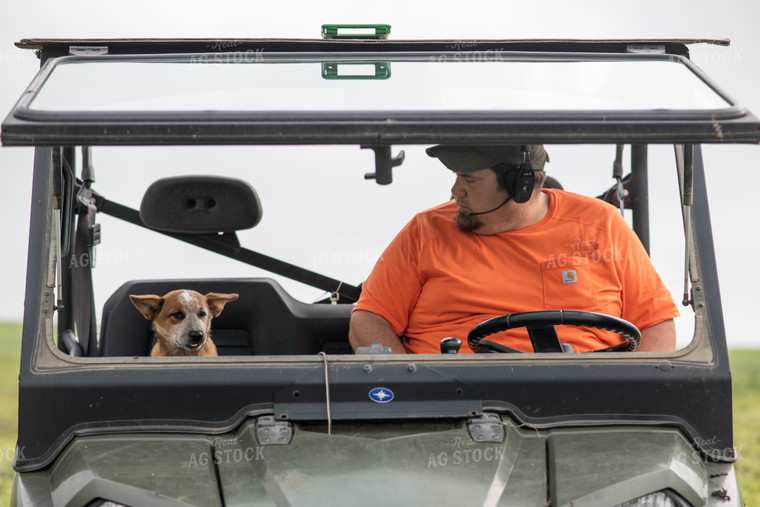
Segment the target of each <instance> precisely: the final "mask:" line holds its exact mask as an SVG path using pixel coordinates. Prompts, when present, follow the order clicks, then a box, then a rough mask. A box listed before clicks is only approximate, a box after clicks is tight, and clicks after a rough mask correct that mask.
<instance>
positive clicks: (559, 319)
mask: <svg viewBox="0 0 760 507" xmlns="http://www.w3.org/2000/svg"><path fill="white" fill-rule="evenodd" d="M562 325H564V326H582V327H591V328H595V329H604V330H606V331H613V332H615V333H619V334H621V335H623V336H624V337H625V338H626V341H624V342H623V343H620V344H618V345H613V346H612V347H607V348H604V349H599V350H595V351H594V352H631V351H634V350H636V349H637V348H638V346H639V344H640V343H641V331H639V330H638V328H637V327H636V326H634V325H633V324H631V323H630V322H628V321H627V320H623V319H621V318H618V317H613V316H611V315H605V314H603V313H594V312H584V311H578V310H548V311H540V312H525V313H512V314H508V315H501V316H499V317H494V318H492V319H488V320H486V321H484V322H481V323H480V324H477V325H476V326H474V327H473V328H472V329H471V330H470V332H469V333H468V334H467V344H468V345H469V346H470V348H471V349H472V350H473V352H520V351H519V350H516V349H513V348H511V347H506V346H504V345H500V344H498V343H495V342H492V341H490V340H484V339H483V338H485V337H487V336H489V335H492V334H494V333H498V332H499V331H506V330H508V329H515V328H520V327H526V328H528V335H529V336H530V341H531V344H532V345H533V351H534V352H572V347H570V346H569V345H567V344H562V343H560V341H559V338H558V337H557V332H556V331H555V330H554V326H562Z"/></svg>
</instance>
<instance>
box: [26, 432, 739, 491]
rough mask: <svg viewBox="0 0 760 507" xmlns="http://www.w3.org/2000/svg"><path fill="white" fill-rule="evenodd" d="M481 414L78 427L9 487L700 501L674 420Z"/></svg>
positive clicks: (699, 481)
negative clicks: (212, 430) (204, 430)
mask: <svg viewBox="0 0 760 507" xmlns="http://www.w3.org/2000/svg"><path fill="white" fill-rule="evenodd" d="M278 424H279V423H278ZM487 425H488V427H486V428H485V433H483V431H481V430H482V425H479V423H478V422H477V421H475V422H472V421H469V422H465V421H433V422H430V421H425V422H406V423H394V424H382V423H361V424H338V425H334V426H333V427H332V428H330V429H329V433H328V428H327V426H326V425H325V424H319V425H314V426H311V425H308V424H296V425H293V426H290V425H289V424H286V423H283V424H282V425H279V426H277V425H276V426H267V427H264V426H263V425H262V424H261V423H260V422H258V421H253V420H251V421H248V422H247V423H246V424H244V425H243V426H242V427H241V428H239V429H238V431H236V432H234V433H229V434H225V435H220V436H202V435H198V436H193V435H176V434H152V435H139V436H137V435H105V436H90V437H80V438H76V439H75V440H74V441H73V442H72V443H71V444H70V445H69V446H68V447H67V449H66V450H65V451H64V452H63V453H62V455H61V456H60V457H59V459H58V460H56V462H55V463H54V464H53V465H52V466H51V467H48V468H47V469H45V470H41V471H37V472H28V473H22V474H19V476H18V480H17V484H16V498H17V500H18V501H20V504H21V505H86V504H87V503H88V502H90V501H92V500H93V499H104V500H110V501H113V502H117V503H120V504H124V505H148V504H150V505H204V506H214V505H239V504H247V505H251V504H255V505H278V506H282V505H310V506H313V505H331V506H335V505H356V502H357V499H361V503H362V504H363V505H431V504H432V505H436V504H441V505H455V504H461V505H472V504H483V505H544V504H546V502H547V500H548V499H549V498H551V500H552V505H570V504H571V503H572V505H576V506H578V505H601V504H604V505H615V504H618V503H620V502H624V501H627V500H630V499H632V498H637V497H639V496H642V495H645V494H647V493H651V492H654V491H657V490H661V489H664V488H670V489H672V490H674V491H676V492H677V493H678V494H680V495H681V496H682V497H684V498H685V499H686V500H688V501H690V502H691V503H692V504H694V505H703V504H704V503H705V502H706V501H707V498H708V480H709V475H712V474H711V473H710V471H708V468H709V467H710V466H713V465H707V466H706V465H705V464H704V462H703V460H702V459H701V458H700V456H699V455H698V454H697V453H696V452H695V451H694V450H693V449H692V447H691V446H690V445H689V444H688V442H687V441H686V440H685V439H684V438H683V437H682V436H681V434H680V433H679V432H678V431H677V430H674V429H663V428H633V427H631V428H595V429H594V430H593V431H592V430H589V429H585V430H573V429H564V430H559V429H555V430H551V431H544V430H541V431H539V430H536V429H532V428H525V427H518V426H517V425H516V424H515V423H514V422H513V421H512V420H511V419H507V418H503V419H502V420H500V419H499V418H498V417H497V418H496V419H495V420H494V421H493V422H488V423H487ZM502 430H503V432H502ZM489 432H495V433H498V432H502V435H501V437H498V438H496V440H494V439H492V438H491V436H492V435H491V434H490V433H489ZM267 434H270V435H274V436H273V437H272V438H268V437H266V436H265V435H267ZM481 435H484V436H481ZM481 439H484V440H488V441H490V443H478V442H476V440H481ZM499 439H500V440H501V442H500V443H495V442H496V441H498V440H499ZM288 440H289V443H285V442H288ZM280 441H281V442H280ZM272 442H275V443H272ZM721 466H726V465H721ZM728 466H730V465H728Z"/></svg>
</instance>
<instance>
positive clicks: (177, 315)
mask: <svg viewBox="0 0 760 507" xmlns="http://www.w3.org/2000/svg"><path fill="white" fill-rule="evenodd" d="M172 317H174V318H175V319H177V320H182V319H184V318H185V316H184V315H182V312H174V313H172Z"/></svg>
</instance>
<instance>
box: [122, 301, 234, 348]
mask: <svg viewBox="0 0 760 507" xmlns="http://www.w3.org/2000/svg"><path fill="white" fill-rule="evenodd" d="M237 298H238V295H237V294H217V293H215V292H209V293H208V294H206V295H205V296H204V295H202V294H199V293H197V292H195V291H194V290H175V291H172V292H169V293H168V294H166V295H164V296H163V297H161V296H156V295H153V294H149V295H145V296H134V295H130V296H129V299H131V300H132V303H133V304H134V305H135V306H136V307H137V309H138V310H140V313H142V314H143V316H144V317H145V318H146V319H148V320H150V321H152V322H153V332H154V333H155V334H156V339H157V340H158V341H157V342H156V344H155V345H154V346H153V350H151V351H150V355H151V356H216V355H217V352H216V346H215V345H214V342H213V341H211V319H213V318H215V317H218V316H219V314H220V313H222V309H224V305H225V304H226V303H228V302H229V301H235V300H236V299H237Z"/></svg>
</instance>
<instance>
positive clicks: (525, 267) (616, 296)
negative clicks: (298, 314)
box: [355, 189, 678, 354]
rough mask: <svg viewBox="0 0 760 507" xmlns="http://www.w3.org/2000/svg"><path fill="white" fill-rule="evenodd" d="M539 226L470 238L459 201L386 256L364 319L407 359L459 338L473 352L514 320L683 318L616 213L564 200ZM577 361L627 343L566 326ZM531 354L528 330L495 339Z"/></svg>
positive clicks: (554, 194) (430, 213)
mask: <svg viewBox="0 0 760 507" xmlns="http://www.w3.org/2000/svg"><path fill="white" fill-rule="evenodd" d="M543 191H544V192H546V193H547V194H549V197H550V204H549V211H548V213H547V214H546V216H545V217H544V218H543V219H542V220H541V221H539V222H538V223H536V224H534V225H531V226H529V227H525V228H523V229H518V230H514V231H508V232H504V233H501V234H494V235H479V234H474V233H471V232H462V231H461V230H459V228H458V227H457V225H456V205H455V203H454V201H449V202H447V203H445V204H442V205H439V206H436V207H434V208H432V209H430V210H427V211H424V212H422V213H419V214H418V215H416V216H415V217H414V218H413V219H412V220H411V221H410V222H409V223H408V224H407V225H406V226H405V227H404V228H403V229H402V230H401V232H400V233H399V234H398V235H397V236H396V238H395V239H394V240H393V241H392V242H391V244H390V245H389V246H388V248H387V249H386V250H385V251H384V252H383V254H382V255H381V256H380V259H379V260H378V262H377V264H376V265H375V268H374V269H373V271H372V273H371V274H370V276H369V278H368V279H367V281H366V282H365V283H364V285H363V286H362V295H361V297H360V299H359V302H358V303H357V304H356V307H355V309H361V310H367V311H370V312H372V313H375V314H377V315H380V316H382V317H384V318H385V319H386V320H387V321H388V322H389V323H390V325H391V327H392V328H393V330H394V332H395V333H396V334H397V335H398V336H401V337H402V339H403V341H404V346H405V347H406V349H407V351H409V352H415V353H432V354H434V353H439V352H440V342H441V340H442V339H443V338H447V337H450V336H453V337H456V338H459V339H460V340H462V343H463V345H462V348H461V349H460V350H459V352H460V354H461V353H467V352H472V351H471V350H470V348H469V347H468V346H467V333H468V332H469V331H470V329H472V327H473V326H475V325H476V324H479V323H480V322H483V321H485V320H487V319H490V318H492V317H497V316H499V315H503V314H508V313H518V312H528V311H537V310H586V311H591V312H598V313H604V314H607V315H613V316H616V317H622V318H623V319H625V320H628V321H630V322H632V323H633V324H635V325H636V326H637V327H638V328H639V329H644V328H647V327H649V326H652V325H654V324H657V323H659V322H662V321H664V320H668V319H672V318H674V317H677V316H678V309H677V308H676V306H675V303H674V302H673V298H672V296H671V294H670V292H669V291H668V289H667V287H665V285H664V283H663V282H662V280H661V279H660V277H659V275H658V274H657V272H656V271H655V269H654V267H653V266H652V263H651V261H650V259H649V257H648V256H647V254H646V251H645V250H644V248H643V247H642V245H641V242H640V241H639V239H638V237H637V236H636V235H635V233H634V232H633V231H632V230H631V228H630V227H629V226H628V224H627V223H626V222H625V221H624V220H623V218H622V217H621V216H620V214H619V213H618V212H617V210H616V209H615V208H614V207H612V206H611V205H609V204H607V203H605V202H603V201H601V200H598V199H594V198H590V197H584V196H580V195H576V194H572V193H569V192H564V191H561V190H547V189H544V190H543ZM557 334H558V335H559V338H560V341H561V342H563V343H569V344H570V345H572V346H573V348H574V350H575V351H576V352H584V351H589V350H595V349H599V348H605V347H608V346H611V345H615V344H617V343H620V341H621V338H620V337H619V335H617V334H615V333H611V332H608V331H603V330H599V329H590V328H581V327H570V326H558V327H557ZM488 339H489V340H493V341H496V342H499V343H502V344H504V345H506V346H508V347H512V348H515V349H518V350H522V351H525V352H530V351H531V350H532V347H531V344H530V339H529V337H528V333H527V330H526V329H524V328H522V329H513V330H510V331H507V332H504V333H498V334H495V335H492V336H489V337H488Z"/></svg>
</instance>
